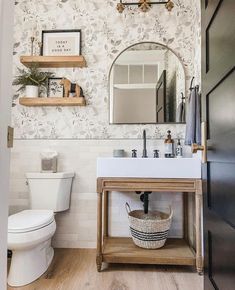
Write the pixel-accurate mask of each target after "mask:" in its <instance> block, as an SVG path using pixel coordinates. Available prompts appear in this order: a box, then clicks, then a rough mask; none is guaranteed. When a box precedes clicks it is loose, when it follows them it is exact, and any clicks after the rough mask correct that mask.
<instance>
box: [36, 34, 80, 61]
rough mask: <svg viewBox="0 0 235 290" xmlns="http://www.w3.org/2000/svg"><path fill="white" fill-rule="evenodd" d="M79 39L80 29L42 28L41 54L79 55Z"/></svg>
mask: <svg viewBox="0 0 235 290" xmlns="http://www.w3.org/2000/svg"><path fill="white" fill-rule="evenodd" d="M81 41H82V35H81V30H80V29H73V30H43V31H42V51H41V55H44V56H60V55H81V54H82V52H81Z"/></svg>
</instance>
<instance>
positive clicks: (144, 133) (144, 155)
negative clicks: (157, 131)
mask: <svg viewBox="0 0 235 290" xmlns="http://www.w3.org/2000/svg"><path fill="white" fill-rule="evenodd" d="M143 142H144V144H143V145H144V146H143V156H142V158H148V155H147V147H146V130H144V131H143Z"/></svg>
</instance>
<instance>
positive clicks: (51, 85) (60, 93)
mask: <svg viewBox="0 0 235 290" xmlns="http://www.w3.org/2000/svg"><path fill="white" fill-rule="evenodd" d="M61 80H62V78H49V79H48V87H47V97H48V98H63V97H64V86H63V85H61V84H60V82H61Z"/></svg>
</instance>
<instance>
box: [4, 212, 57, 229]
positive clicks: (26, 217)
mask: <svg viewBox="0 0 235 290" xmlns="http://www.w3.org/2000/svg"><path fill="white" fill-rule="evenodd" d="M53 221H54V212H53V211H52V210H24V211H21V212H19V213H16V214H14V215H11V216H9V218H8V232H9V233H25V232H31V231H34V230H37V229H40V228H43V227H45V226H47V225H49V224H50V223H52V222H53Z"/></svg>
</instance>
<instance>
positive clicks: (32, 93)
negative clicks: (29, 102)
mask: <svg viewBox="0 0 235 290" xmlns="http://www.w3.org/2000/svg"><path fill="white" fill-rule="evenodd" d="M38 92H39V89H38V86H26V87H25V96H26V98H38Z"/></svg>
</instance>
